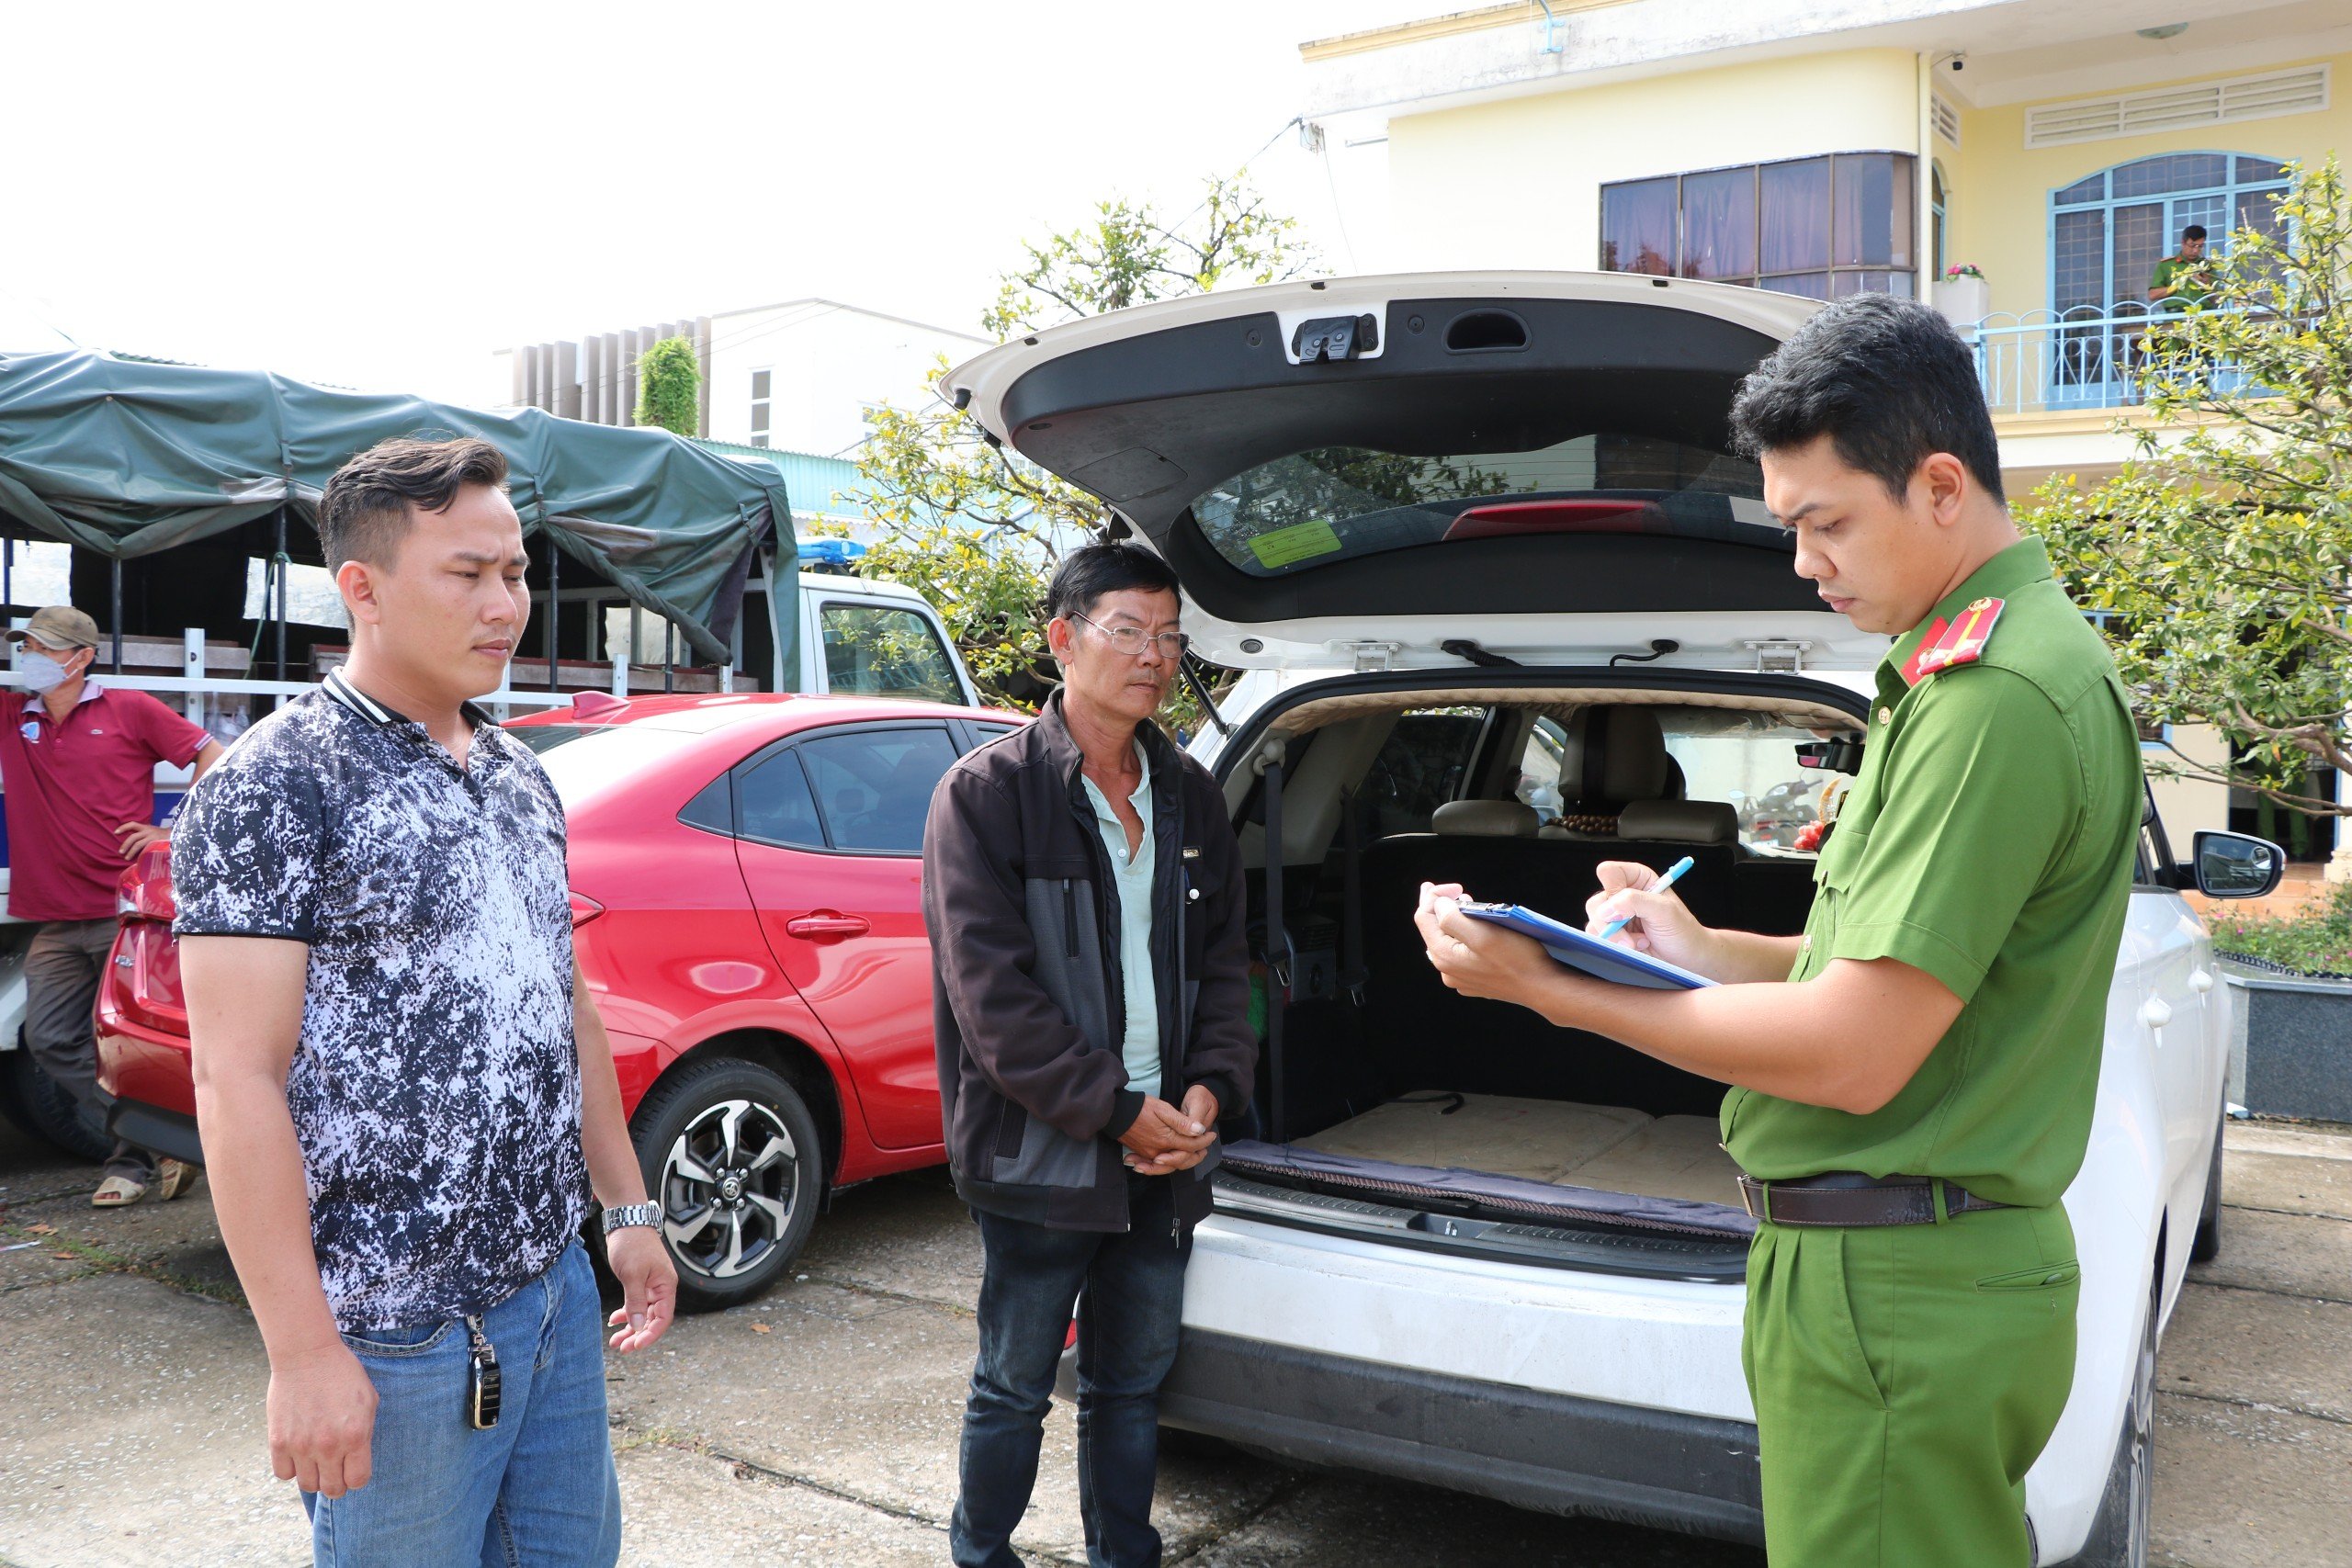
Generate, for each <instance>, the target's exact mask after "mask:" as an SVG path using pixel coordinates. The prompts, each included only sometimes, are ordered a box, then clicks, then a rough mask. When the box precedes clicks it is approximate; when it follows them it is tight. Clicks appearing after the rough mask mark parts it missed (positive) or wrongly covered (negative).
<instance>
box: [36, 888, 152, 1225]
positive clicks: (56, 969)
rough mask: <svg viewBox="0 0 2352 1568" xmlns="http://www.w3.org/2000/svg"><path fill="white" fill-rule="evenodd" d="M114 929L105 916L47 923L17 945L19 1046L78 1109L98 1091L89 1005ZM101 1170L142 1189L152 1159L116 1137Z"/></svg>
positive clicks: (91, 1005)
mask: <svg viewBox="0 0 2352 1568" xmlns="http://www.w3.org/2000/svg"><path fill="white" fill-rule="evenodd" d="M114 931H115V922H114V921H112V920H51V921H48V922H47V923H45V924H44V925H42V927H41V928H40V930H39V931H35V932H34V933H33V940H32V944H31V945H30V946H28V948H26V949H25V1044H26V1046H27V1048H28V1049H29V1050H30V1051H31V1052H32V1054H33V1061H34V1063H35V1065H37V1066H39V1067H40V1070H41V1071H42V1072H45V1073H47V1074H48V1075H49V1076H50V1077H51V1078H52V1079H54V1080H56V1083H57V1086H58V1087H59V1088H60V1089H63V1090H64V1091H65V1092H66V1093H68V1094H70V1095H72V1096H73V1097H74V1104H76V1105H78V1106H81V1107H82V1108H83V1109H84V1110H85V1111H88V1110H91V1108H92V1106H93V1104H94V1102H95V1101H96V1099H97V1094H98V1035H97V1026H96V1019H95V1018H94V1017H93V1010H94V1009H96V1006H97V1003H98V976H100V975H101V974H102V973H104V972H105V969H106V962H107V950H109V949H110V948H112V947H113V946H114ZM106 1174H107V1175H108V1176H127V1177H129V1178H130V1179H131V1180H133V1181H136V1182H139V1183H140V1184H141V1185H142V1186H143V1185H144V1184H146V1183H148V1182H150V1181H153V1180H154V1179H155V1156H153V1155H151V1154H149V1153H148V1152H147V1151H146V1150H145V1149H142V1148H137V1147H134V1146H132V1145H130V1144H126V1143H123V1142H122V1141H120V1140H119V1139H118V1140H116V1142H115V1145H114V1153H113V1154H111V1155H109V1156H107V1164H106Z"/></svg>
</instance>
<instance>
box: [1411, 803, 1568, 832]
mask: <svg viewBox="0 0 2352 1568" xmlns="http://www.w3.org/2000/svg"><path fill="white" fill-rule="evenodd" d="M1543 825H1544V819H1543V818H1541V817H1539V816H1537V815H1536V813H1535V807H1532V806H1528V805H1525V804H1523V803H1521V802H1520V801H1516V800H1449V801H1447V802H1446V803H1445V804H1444V805H1443V806H1441V807H1438V808H1437V810H1436V811H1435V812H1433V813H1432V814H1431V815H1430V831H1431V832H1433V833H1448V834H1452V835H1453V836H1454V837H1456V838H1465V839H1532V838H1533V837H1535V832H1536V829H1539V828H1541V827H1542V826H1543Z"/></svg>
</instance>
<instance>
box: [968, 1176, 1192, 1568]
mask: <svg viewBox="0 0 2352 1568" xmlns="http://www.w3.org/2000/svg"><path fill="white" fill-rule="evenodd" d="M1127 1218H1128V1228H1127V1230H1125V1232H1123V1233H1114V1234H1105V1233H1103V1232H1100V1231H1059V1230H1047V1229H1046V1227H1045V1226H1043V1225H1037V1224H1028V1223H1026V1222H1024V1221H1021V1220H1008V1219H1004V1218H1002V1217H1001V1216H999V1215H996V1214H982V1215H980V1216H979V1221H980V1243H981V1247H982V1248H983V1249H984V1251H985V1252H986V1254H987V1264H986V1269H985V1272H984V1273H983V1274H982V1276H981V1280H980V1312H979V1317H980V1324H979V1327H980V1354H979V1359H978V1363H977V1364H976V1365H975V1366H974V1367H973V1369H972V1393H971V1397H970V1399H969V1400H968V1401H967V1403H966V1404H965V1407H964V1443H963V1452H962V1463H961V1486H960V1489H959V1494H958V1495H957V1497H956V1517H955V1518H954V1520H953V1521H952V1523H951V1524H950V1526H949V1528H948V1538H947V1539H948V1544H949V1548H950V1550H951V1551H953V1553H954V1555H955V1560H956V1563H957V1565H958V1568H1018V1565H1019V1563H1020V1561H1021V1560H1020V1559H1019V1558H1018V1557H1015V1556H1014V1555H1013V1553H1012V1547H1011V1545H1010V1544H1008V1543H1009V1542H1010V1541H1011V1540H1012V1532H1013V1529H1014V1528H1015V1527H1016V1526H1018V1525H1019V1524H1020V1523H1021V1516H1022V1515H1023V1513H1024V1512H1025V1511H1026V1510H1027V1509H1028V1506H1029V1494H1030V1492H1031V1490H1032V1489H1033V1488H1034V1487H1035V1484H1036V1482H1037V1450H1038V1445H1039V1443H1040V1442H1041V1441H1042V1439H1043V1436H1044V1425H1045V1419H1046V1407H1047V1405H1048V1404H1050V1403H1051V1398H1052V1394H1053V1391H1054V1371H1055V1367H1056V1364H1057V1362H1058V1361H1059V1360H1060V1358H1061V1352H1062V1346H1063V1343H1064V1340H1065V1339H1066V1338H1067V1337H1068V1335H1069V1324H1070V1314H1071V1311H1072V1308H1073V1306H1075V1308H1076V1311H1077V1315H1078V1501H1079V1511H1080V1516H1081V1517H1083V1518H1084V1520H1085V1524H1086V1560H1087V1562H1089V1563H1091V1564H1093V1565H1094V1568H1154V1565H1156V1564H1157V1563H1158V1562H1159V1531H1158V1530H1156V1529H1152V1526H1151V1488H1152V1480H1153V1476H1154V1473H1155V1472H1157V1470H1158V1468H1159V1384H1160V1380H1162V1379H1163V1378H1165V1377H1166V1376H1167V1375H1168V1369H1169V1367H1170V1365H1171V1364H1172V1363H1173V1362H1174V1361H1175V1359H1176V1337H1177V1331H1178V1328H1179V1326H1180V1325H1181V1324H1182V1317H1183V1308H1184V1265H1185V1263H1186V1261H1187V1260H1188V1259H1189V1258H1191V1257H1192V1253H1193V1238H1192V1235H1191V1233H1190V1232H1189V1231H1187V1232H1184V1233H1183V1234H1182V1235H1179V1234H1178V1230H1179V1227H1178V1226H1177V1224H1176V1210H1175V1201H1174V1197H1173V1195H1172V1194H1171V1192H1170V1188H1169V1183H1168V1179H1167V1178H1165V1177H1143V1176H1136V1175H1133V1174H1130V1175H1129V1176H1128V1178H1127Z"/></svg>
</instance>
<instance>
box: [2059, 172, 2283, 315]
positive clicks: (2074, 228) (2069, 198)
mask: <svg viewBox="0 0 2352 1568" xmlns="http://www.w3.org/2000/svg"><path fill="white" fill-rule="evenodd" d="M2287 184H2288V182H2287V168H2286V165H2285V164H2280V163H2278V161H2276V160H2275V159H2270V158H2255V157H2249V156H2247V155H2246V154H2245V153H2233V152H2167V153H2164V154H2161V155H2159V156H2157V157H2154V158H2139V159H2134V160H2133V161H2132V162H2131V163H2129V164H2116V165H2115V166H2114V167H2113V168H2109V169H2101V170H2100V171H2099V172H2098V173H2097V174H2095V175H2088V176H2086V177H2085V178H2083V179H2080V180H2077V181H2075V183H2074V184H2073V185H2070V186H2066V187H2064V189H2062V190H2057V191H2053V192H2052V193H2051V197H2050V304H2051V308H2052V310H2056V311H2057V312H2058V313H2059V314H2060V315H2062V316H2063V315H2066V314H2068V313H2070V312H2071V313H2072V314H2074V315H2075V316H2077V317H2082V318H2088V317H2091V316H2104V315H2106V314H2108V313H2109V311H2110V310H2112V309H2113V307H2114V306H2115V305H2116V304H2118V303H2120V302H2125V301H2138V300H2144V299H2146V298H2147V296H2148V283H2149V279H2150V277H2151V276H2153V275H2154V272H2155V269H2156V264H2157V263H2158V262H2160V261H2162V260H2163V259H2164V258H2165V257H2166V256H2168V255H2171V254H2173V253H2174V252H2175V251H2177V250H2178V249H2179V248H2180V231H2182V230H2183V229H2186V228H2188V226H2189V225H2190V224H2191V223H2201V224H2203V225H2204V226H2205V229H2206V232H2207V244H2208V246H2209V247H2210V248H2211V252H2212V253H2213V254H2222V253H2224V252H2226V251H2227V250H2228V249H2229V239H2230V233H2231V231H2233V230H2234V229H2256V230H2259V231H2262V232H2264V233H2266V234H2269V235H2272V236H2274V237H2275V236H2276V235H2277V234H2278V211H2277V209H2276V207H2275V205H2274V198H2275V197H2281V196H2284V195H2285V194H2286V193H2287Z"/></svg>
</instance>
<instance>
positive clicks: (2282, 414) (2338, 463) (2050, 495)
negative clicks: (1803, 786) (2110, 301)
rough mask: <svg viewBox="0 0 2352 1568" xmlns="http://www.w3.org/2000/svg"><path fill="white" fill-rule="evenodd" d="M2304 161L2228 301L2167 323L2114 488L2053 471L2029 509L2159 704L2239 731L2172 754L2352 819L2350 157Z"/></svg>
mask: <svg viewBox="0 0 2352 1568" xmlns="http://www.w3.org/2000/svg"><path fill="white" fill-rule="evenodd" d="M2292 177H2293V184H2292V186H2291V188H2290V191H2289V193H2288V194H2287V195H2286V196H2284V197H2279V198H2277V201H2276V210H2275V211H2273V212H2266V213H2261V214H2256V215H2255V216H2256V222H2255V223H2253V224H2252V225H2250V226H2249V227H2246V228H2242V229H2239V230H2238V231H2235V232H2234V233H2233V234H2232V235H2231V236H2230V240H2229V244H2228V247H2227V249H2226V251H2225V252H2224V253H2223V254H2222V255H2221V256H2220V257H2219V258H2218V259H2217V260H2216V261H2215V263H2214V266H2213V288H2212V292H2211V296H2210V297H2209V298H2208V299H2207V300H2206V301H2205V302H2204V303H2203V304H2202V305H2201V306H2192V307H2191V308H2189V309H2188V310H2186V311H2182V312H2178V313H2170V314H2166V315H2164V316H2161V317H2156V318H2154V319H2152V320H2151V321H2150V324H2149V326H2148V329H2147V333H2146V335H2145V338H2144V340H2143V367H2144V368H2143V374H2144V383H2143V385H2144V394H2145V400H2146V405H2147V408H2148V411H2149V412H2150V413H2151V414H2153V415H2154V419H2153V420H2152V421H2151V422H2150V426H2152V427H2143V428H2142V429H2141V430H2140V432H2139V441H2138V446H2137V449H2136V453H2135V455H2134V457H2132V458H2131V460H2130V461H2129V462H2127V463H2126V464H2125V465H2124V466H2123V468H2122V470H2121V471H2120V473H2119V474H2117V475H2116V477H2114V478H2113V479H2109V480H2108V481H2107V482H2105V483H2104V484H2100V485H2098V486H2097V487H2095V488H2091V489H2082V488H2079V487H2078V486H2077V485H2076V484H2075V481H2074V479H2072V478H2071V477H2063V476H2062V477H2060V478H2058V479H2053V480H2052V481H2051V482H2050V483H2049V484H2046V485H2044V486H2043V487H2042V488H2041V490H2040V491H2036V492H2035V496H2034V500H2033V506H2032V508H2031V510H2030V512H2029V513H2028V516H2027V518H2026V521H2027V522H2028V523H2029V525H2030V526H2031V527H2033V528H2035V529H2037V530H2039V531H2040V533H2041V535H2042V536H2043V537H2044V538H2045V539H2046V540H2047V541H2048V542H2049V545H2050V549H2051V556H2052V560H2053V562H2054V563H2055V564H2056V565H2057V567H2058V569H2059V571H2060V574H2061V575H2062V576H2063V577H2064V579H2066V580H2067V581H2069V582H2070V583H2071V585H2072V586H2073V588H2074V591H2075V595H2076V599H2077V602H2078V603H2080V604H2082V605H2083V606H2084V607H2085V608H2086V609H2093V610H2101V611H2106V612H2108V613H2109V615H2108V618H2107V620H2106V632H2107V636H2108V637H2109V644H2110V646H2111V647H2112V648H2113V649H2114V652H2115V658H2116V663H2117V665H2118V667H2119V668H2120V671H2122V675H2123V679H2124V681H2125V682H2126V684H2127V685H2129V686H2130V688H2131V692H2132V694H2133V696H2134V698H2135V700H2136V701H2137V703H2138V704H2139V706H2140V709H2141V713H2142V716H2143V719H2146V720H2149V721H2153V722H2161V723H2168V724H2206V725H2211V726H2213V727H2215V728H2218V729H2220V730H2221V731H2222V733H2223V734H2224V735H2225V736H2227V737H2228V738H2229V739H2230V740H2231V741H2232V742H2233V745H2232V748H2231V752H2232V755H2231V757H2230V758H2229V759H2228V760H2227V761H2224V762H2222V763H2212V762H2210V761H2207V762H2199V761H2192V760H2191V759H2190V758H2188V757H2187V756H2184V755H2182V754H2180V753H2179V752H2177V751H2174V752H2170V753H2169V754H2167V755H2165V756H2163V757H2161V758H2158V757H2154V756H2152V757H2151V767H2152V769H2153V770H2154V771H2159V772H2163V773H2170V774H2173V775H2176V776H2181V777H2188V778H2195V779H2202V780H2207V781H2210V782H2214V783H2221V784H2229V785H2231V786H2233V787H2236V788H2240V789H2246V790H2251V791H2254V792H2256V795H2258V796H2259V797H2260V798H2261V799H2263V800H2264V801H2266V802H2268V803H2273V804H2275V805H2276V806H2279V807H2290V808H2292V809H2293V810H2296V811H2301V812H2309V813H2313V814H2326V815H2334V816H2346V815H2352V808H2347V807H2343V806H2339V805H2337V804H2336V803H2335V801H2332V800H2327V799H2323V798H2321V797H2320V796H2319V795H2316V794H2314V793H2313V792H2312V787H2311V784H2310V782H2309V780H2310V776H2311V773H2312V768H2313V767H2314V765H2315V764H2324V765H2326V766H2329V767H2334V768H2352V726H2347V720H2346V702H2347V700H2352V400H2347V393H2348V392H2352V206H2348V205H2347V203H2346V193H2345V186H2344V176H2343V172H2342V170H2341V168H2340V167H2339V166H2338V165H2337V163H2336V161H2335V159H2334V158H2332V157H2331V158H2330V159H2329V160H2328V161H2327V162H2326V163H2325V164H2321V165H2319V166H2317V167H2313V168H2300V167H2299V168H2296V169H2295V170H2294V171H2293V172H2292ZM2119 428H2121V426H2120V425H2119Z"/></svg>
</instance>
